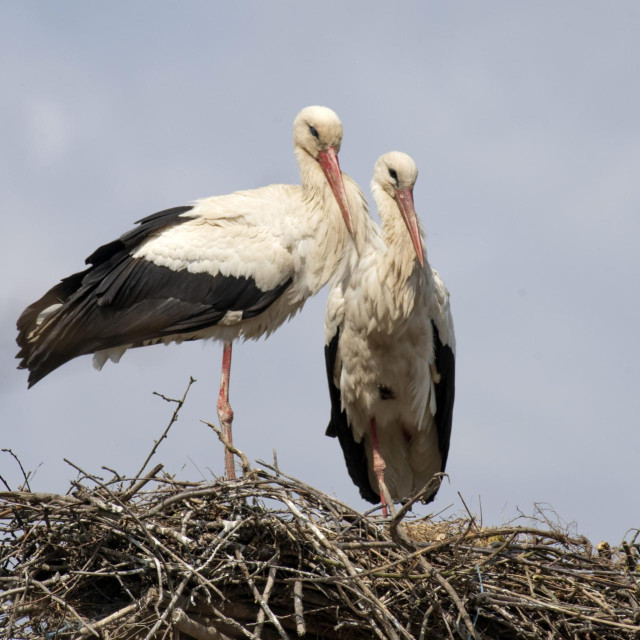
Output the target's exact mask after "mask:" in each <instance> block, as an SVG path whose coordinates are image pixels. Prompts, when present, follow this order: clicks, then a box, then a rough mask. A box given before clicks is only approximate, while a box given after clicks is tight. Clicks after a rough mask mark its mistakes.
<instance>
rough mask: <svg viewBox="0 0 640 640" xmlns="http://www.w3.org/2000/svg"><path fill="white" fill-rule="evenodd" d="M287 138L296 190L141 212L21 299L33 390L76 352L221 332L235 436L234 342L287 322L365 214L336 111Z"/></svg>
mask: <svg viewBox="0 0 640 640" xmlns="http://www.w3.org/2000/svg"><path fill="white" fill-rule="evenodd" d="M293 140H294V151H295V155H296V158H297V161H298V165H299V168H300V174H301V179H302V186H298V185H284V184H278V185H271V186H267V187H262V188H260V189H254V190H251V191H239V192H236V193H232V194H229V195H223V196H214V197H211V198H205V199H203V200H198V201H196V202H194V203H193V204H192V205H189V206H182V207H176V208H173V209H167V210H165V211H160V212H159V213H155V214H153V215H151V216H148V217H146V218H142V219H141V220H139V221H138V223H137V224H138V226H137V227H136V228H134V229H133V230H131V231H129V232H127V233H125V234H124V235H122V236H120V238H119V239H118V240H115V241H113V242H110V243H108V244H105V245H103V246H102V247H100V248H99V249H97V250H96V251H94V252H93V253H92V254H91V255H90V256H89V257H88V258H87V260H86V263H87V264H89V265H90V266H89V268H88V269H86V270H85V271H82V272H80V273H76V274H73V275H71V276H69V277H67V278H64V279H63V280H62V281H61V282H60V283H59V284H57V285H56V286H55V287H53V288H52V289H51V290H49V291H48V292H47V293H46V294H45V295H44V296H43V297H42V298H40V300H38V301H37V302H34V303H33V304H32V305H30V306H29V307H27V309H25V311H24V312H23V313H22V315H21V316H20V318H19V320H18V323H17V324H18V331H19V335H18V338H17V342H18V345H19V346H20V352H19V353H18V355H17V357H18V358H20V359H21V360H20V364H19V368H26V369H29V372H30V373H29V386H32V385H33V384H35V383H36V382H38V381H39V380H40V379H41V378H43V377H44V376H46V375H47V374H48V373H50V372H51V371H53V370H54V369H56V368H57V367H59V366H60V365H62V364H64V363H65V362H67V361H68V360H71V359H72V358H75V357H76V356H80V355H83V354H88V353H93V354H94V365H95V366H96V368H98V369H100V368H101V367H102V365H103V364H104V363H105V361H106V360H108V359H111V360H113V361H114V362H117V361H118V360H119V359H120V357H121V356H122V354H123V353H124V352H125V351H126V350H127V349H129V348H132V347H141V346H145V345H149V344H155V343H158V342H163V343H168V342H172V341H176V342H180V341H182V340H196V339H206V338H217V339H218V340H221V341H223V342H224V352H223V359H222V381H221V385H220V394H219V398H218V404H217V407H218V416H219V418H220V423H221V427H222V429H223V432H224V433H225V435H226V436H227V438H228V440H229V441H231V422H232V420H233V412H232V410H231V406H230V405H229V371H230V366H231V343H232V341H233V340H234V339H236V338H238V337H241V338H243V339H255V338H258V337H260V336H266V335H269V334H270V333H271V332H272V331H274V330H275V329H276V328H277V327H279V326H280V325H281V324H282V323H283V322H284V321H285V320H287V319H289V318H291V317H292V316H293V315H294V314H295V313H296V312H297V311H298V310H299V309H300V308H301V307H302V305H303V304H304V302H305V300H306V299H307V298H308V297H309V296H312V295H314V294H315V293H317V292H318V291H319V290H320V289H321V288H322V286H323V285H324V284H326V282H327V281H328V280H329V279H330V278H331V277H332V276H333V275H334V272H335V270H336V267H337V265H338V263H339V260H340V258H341V255H342V254H343V251H344V249H345V246H346V245H347V244H348V243H349V242H350V240H349V234H350V233H352V232H353V230H354V225H355V226H356V228H357V227H358V226H359V225H361V224H362V221H361V218H367V219H368V215H367V213H366V211H367V209H366V202H365V200H364V197H363V196H362V193H361V192H360V189H359V188H358V186H357V185H356V184H355V182H353V181H352V180H351V179H350V178H349V177H348V176H346V175H344V174H342V173H341V172H340V167H339V164H338V155H337V154H338V151H339V149H340V143H341V140H342V124H341V122H340V119H339V118H338V116H337V115H336V114H335V112H333V111H332V110H331V109H328V108H326V107H307V108H305V109H303V110H302V111H301V112H300V113H299V114H298V115H297V117H296V119H295V121H294V125H293ZM345 223H346V224H345ZM226 453H227V455H226V456H225V465H226V472H227V476H228V477H229V479H232V478H234V477H235V472H234V468H233V458H232V456H231V454H230V453H229V452H228V451H227V452H226Z"/></svg>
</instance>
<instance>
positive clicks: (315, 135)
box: [309, 125, 320, 138]
mask: <svg viewBox="0 0 640 640" xmlns="http://www.w3.org/2000/svg"><path fill="white" fill-rule="evenodd" d="M309 131H310V132H311V135H312V136H313V137H314V138H320V136H319V135H318V130H317V129H316V128H315V127H312V126H311V125H309Z"/></svg>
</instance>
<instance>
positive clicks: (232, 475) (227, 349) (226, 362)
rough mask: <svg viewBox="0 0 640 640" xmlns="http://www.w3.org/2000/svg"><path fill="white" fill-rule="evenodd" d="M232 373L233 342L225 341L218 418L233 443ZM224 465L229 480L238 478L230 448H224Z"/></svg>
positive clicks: (228, 438)
mask: <svg viewBox="0 0 640 640" xmlns="http://www.w3.org/2000/svg"><path fill="white" fill-rule="evenodd" d="M230 375H231V343H230V342H225V343H224V351H223V352H222V380H221V381H220V393H219V394H218V419H219V420H220V428H221V429H222V435H224V437H225V438H226V439H227V440H228V441H229V444H233V440H232V438H231V423H232V422H233V410H232V409H231V405H230V404H229V376H230ZM224 467H225V471H226V473H227V480H235V479H236V470H235V468H234V466H233V454H232V453H231V451H229V449H226V448H225V450H224Z"/></svg>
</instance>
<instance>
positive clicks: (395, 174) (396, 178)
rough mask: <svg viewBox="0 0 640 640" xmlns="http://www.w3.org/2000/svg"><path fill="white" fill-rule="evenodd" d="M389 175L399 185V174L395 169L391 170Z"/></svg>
mask: <svg viewBox="0 0 640 640" xmlns="http://www.w3.org/2000/svg"><path fill="white" fill-rule="evenodd" d="M389 175H390V176H391V177H392V178H393V179H394V180H395V181H396V184H397V183H398V172H397V171H396V170H395V169H389Z"/></svg>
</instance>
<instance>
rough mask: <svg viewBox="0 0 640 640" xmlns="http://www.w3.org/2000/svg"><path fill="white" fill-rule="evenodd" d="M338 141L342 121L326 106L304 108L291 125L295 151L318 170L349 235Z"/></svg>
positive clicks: (347, 212)
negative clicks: (309, 157)
mask: <svg viewBox="0 0 640 640" xmlns="http://www.w3.org/2000/svg"><path fill="white" fill-rule="evenodd" d="M341 142H342V122H340V118H338V115H337V114H336V112H335V111H333V110H332V109H329V108H328V107H305V108H304V109H303V110H302V111H301V112H300V113H299V114H298V115H297V116H296V119H295V120H294V122H293V144H294V147H295V149H296V151H298V150H300V151H301V152H303V153H306V154H308V155H310V156H311V157H312V158H313V159H314V160H315V161H316V162H318V164H319V165H320V167H321V168H322V171H323V173H324V175H325V177H326V179H327V182H328V183H329V186H330V187H331V191H333V195H334V196H335V198H336V200H337V202H338V206H339V207H340V211H341V212H342V217H343V218H344V221H345V224H346V225H347V229H348V230H349V233H351V234H353V226H352V224H351V215H350V213H349V204H348V202H347V194H346V193H345V189H344V182H343V181H342V173H341V171H340V164H339V163H338V151H340V143H341Z"/></svg>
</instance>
